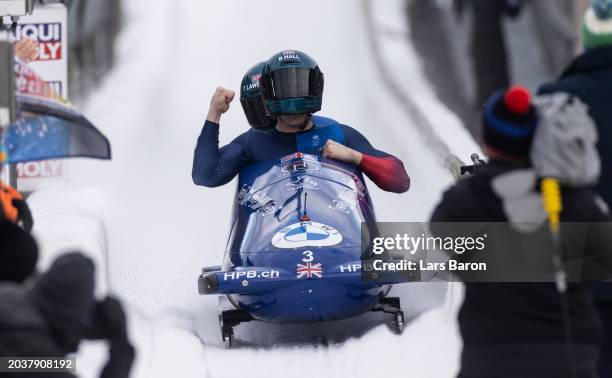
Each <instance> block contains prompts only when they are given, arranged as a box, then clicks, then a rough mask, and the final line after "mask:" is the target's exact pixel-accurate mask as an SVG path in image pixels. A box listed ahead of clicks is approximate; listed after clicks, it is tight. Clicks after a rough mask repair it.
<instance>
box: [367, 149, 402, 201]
mask: <svg viewBox="0 0 612 378" xmlns="http://www.w3.org/2000/svg"><path fill="white" fill-rule="evenodd" d="M359 168H361V171H362V172H363V173H365V174H366V176H368V177H369V178H370V180H372V181H374V183H375V184H376V185H378V187H379V188H381V189H382V190H386V191H387V192H394V193H404V192H407V191H408V189H409V188H410V177H408V173H406V169H404V164H402V162H401V161H400V160H399V159H398V158H396V157H395V156H384V157H376V156H372V155H367V154H363V159H361V163H360V164H359Z"/></svg>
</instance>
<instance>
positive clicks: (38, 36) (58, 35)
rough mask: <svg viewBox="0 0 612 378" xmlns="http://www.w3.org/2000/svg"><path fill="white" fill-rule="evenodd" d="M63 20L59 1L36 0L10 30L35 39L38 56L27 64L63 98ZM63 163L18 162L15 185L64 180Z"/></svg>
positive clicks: (17, 37)
mask: <svg viewBox="0 0 612 378" xmlns="http://www.w3.org/2000/svg"><path fill="white" fill-rule="evenodd" d="M67 20H68V12H67V9H66V7H65V6H64V5H63V4H49V5H40V4H37V5H36V9H35V11H34V13H33V14H32V15H30V16H26V17H22V18H21V19H20V20H19V24H18V25H17V28H16V30H15V33H14V38H15V41H18V40H20V39H22V38H24V37H29V38H32V39H34V40H37V41H38V42H39V51H38V57H37V58H36V59H35V60H34V61H32V62H30V63H29V64H28V66H29V67H30V68H32V69H33V70H34V71H35V72H36V73H37V74H38V75H40V77H42V79H43V80H44V81H45V82H47V83H48V84H49V85H50V86H51V87H52V88H53V90H54V92H56V93H57V94H59V95H60V96H61V97H63V98H68V23H67ZM65 165H66V164H65V162H63V161H61V160H46V161H40V162H28V163H18V164H17V187H18V189H19V190H22V191H33V190H36V189H39V188H42V187H43V186H45V187H46V186H50V185H52V184H54V183H57V182H61V181H64V179H65V175H66V167H65Z"/></svg>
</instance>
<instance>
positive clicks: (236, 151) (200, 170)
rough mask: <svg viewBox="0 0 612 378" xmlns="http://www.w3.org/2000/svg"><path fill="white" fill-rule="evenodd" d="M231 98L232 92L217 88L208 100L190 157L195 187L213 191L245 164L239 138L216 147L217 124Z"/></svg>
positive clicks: (245, 158)
mask: <svg viewBox="0 0 612 378" xmlns="http://www.w3.org/2000/svg"><path fill="white" fill-rule="evenodd" d="M234 95H235V94H234V92H233V91H230V90H228V89H224V88H221V87H219V88H217V90H216V91H215V94H214V95H213V97H212V99H211V101H210V109H209V111H208V116H207V117H206V123H204V127H203V128H202V133H201V134H200V137H199V138H198V143H197V144H196V148H195V152H194V156H193V168H192V171H191V177H192V179H193V182H194V183H195V184H196V185H202V186H207V187H210V188H213V187H216V186H221V185H224V184H227V183H228V182H230V181H231V180H232V179H233V178H234V176H236V174H238V172H239V171H240V168H242V166H243V165H244V164H246V163H247V162H248V156H247V154H246V151H245V149H244V148H243V146H242V144H241V143H240V137H238V138H236V139H235V140H234V141H233V142H231V143H230V144H228V145H225V146H223V147H221V148H219V121H220V119H221V115H222V114H223V113H225V112H226V111H227V110H228V109H229V104H230V103H231V102H232V100H233V99H234Z"/></svg>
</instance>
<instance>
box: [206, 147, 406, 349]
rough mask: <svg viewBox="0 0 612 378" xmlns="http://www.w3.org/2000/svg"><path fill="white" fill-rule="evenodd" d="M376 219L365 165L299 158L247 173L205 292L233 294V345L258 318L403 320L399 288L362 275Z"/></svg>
mask: <svg viewBox="0 0 612 378" xmlns="http://www.w3.org/2000/svg"><path fill="white" fill-rule="evenodd" d="M362 223H363V224H364V227H369V226H368V225H372V227H374V224H375V215H374V210H373V207H372V203H371V201H370V196H369V194H368V191H367V188H366V186H365V183H364V180H363V176H362V174H361V172H360V171H359V169H358V168H356V167H354V166H351V165H347V164H344V163H341V162H338V161H335V160H330V159H326V158H320V157H317V156H312V155H306V154H302V153H295V154H292V155H289V156H287V157H284V158H282V159H280V160H278V161H273V162H270V163H262V164H254V165H249V166H247V167H245V168H243V169H242V170H241V172H240V176H239V182H238V189H237V193H236V199H235V205H234V210H233V217H232V227H231V232H230V236H229V240H228V243H227V249H226V253H225V258H224V262H223V265H222V266H221V267H207V268H204V269H203V272H202V274H201V275H200V277H199V280H198V288H199V292H200V294H221V295H226V296H227V298H228V299H229V301H230V302H231V304H232V305H233V306H234V307H235V309H234V310H229V311H223V312H222V314H221V329H222V335H223V339H224V341H226V342H228V343H231V341H232V338H233V329H232V327H233V326H235V325H237V324H239V323H241V322H244V321H249V320H261V321H266V322H273V323H298V322H319V321H329V320H338V319H345V318H349V317H353V316H357V315H361V314H363V313H365V312H368V311H383V312H388V313H392V314H393V315H394V325H395V326H396V327H397V330H398V331H401V329H402V326H403V313H402V312H401V310H400V306H399V299H398V298H388V297H385V296H386V294H387V293H388V290H389V286H388V285H386V284H388V283H392V282H380V281H377V282H373V281H367V280H364V279H363V278H362V274H361V273H362V272H361V265H362V264H361V257H362V248H361V227H362Z"/></svg>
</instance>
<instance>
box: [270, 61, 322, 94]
mask: <svg viewBox="0 0 612 378" xmlns="http://www.w3.org/2000/svg"><path fill="white" fill-rule="evenodd" d="M269 84H270V88H271V89H272V93H271V94H272V98H276V99H283V98H294V97H306V96H319V95H321V94H322V93H323V74H322V73H321V71H319V70H313V69H310V68H301V67H290V68H285V69H281V70H277V71H273V72H272V75H271V83H269Z"/></svg>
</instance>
